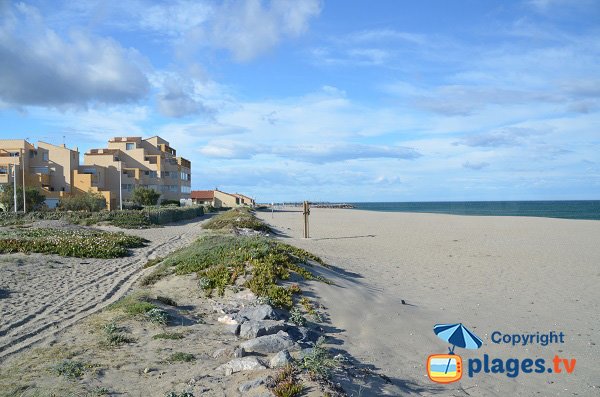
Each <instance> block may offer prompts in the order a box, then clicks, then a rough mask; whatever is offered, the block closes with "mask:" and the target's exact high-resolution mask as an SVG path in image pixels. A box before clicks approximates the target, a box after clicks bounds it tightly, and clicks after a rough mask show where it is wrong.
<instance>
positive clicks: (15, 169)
mask: <svg viewBox="0 0 600 397" xmlns="http://www.w3.org/2000/svg"><path fill="white" fill-rule="evenodd" d="M13 186H14V187H13V195H14V203H15V213H16V212H17V160H16V159H15V163H14V164H13Z"/></svg>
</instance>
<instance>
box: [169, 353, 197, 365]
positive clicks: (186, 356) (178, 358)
mask: <svg viewBox="0 0 600 397" xmlns="http://www.w3.org/2000/svg"><path fill="white" fill-rule="evenodd" d="M194 360H196V356H194V355H193V354H190V353H183V352H176V353H173V354H171V356H169V358H168V359H167V361H168V362H170V363H174V362H185V363H189V362H192V361H194Z"/></svg>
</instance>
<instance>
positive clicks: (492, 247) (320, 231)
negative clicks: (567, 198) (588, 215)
mask: <svg viewBox="0 0 600 397" xmlns="http://www.w3.org/2000/svg"><path fill="white" fill-rule="evenodd" d="M260 217H262V218H263V219H264V220H266V221H267V222H269V223H270V224H272V225H274V226H276V227H277V229H278V230H279V231H280V232H281V233H282V234H283V237H282V238H283V239H284V240H286V241H287V242H289V243H291V244H293V245H297V246H299V247H302V248H304V249H307V250H309V251H311V252H313V253H315V254H317V255H320V256H322V257H323V258H324V259H326V260H327V261H328V262H329V263H330V264H332V265H333V266H334V271H332V272H331V273H330V274H328V276H329V277H331V278H334V279H335V280H336V284H337V285H336V286H322V285H313V289H314V293H315V294H316V295H318V296H320V298H321V299H322V300H323V303H324V304H325V306H327V309H328V312H329V314H330V317H331V321H332V324H334V325H335V326H336V327H337V328H339V329H340V331H341V332H340V333H339V334H338V335H339V339H340V340H341V341H342V342H344V347H345V348H347V349H348V351H349V352H350V353H351V354H352V355H353V356H354V357H356V358H357V359H359V360H360V361H362V362H364V363H369V364H372V365H374V366H375V367H377V368H379V369H380V370H381V371H382V372H383V373H385V374H386V375H387V376H388V377H389V378H390V380H391V383H388V384H387V385H386V386H385V387H380V386H378V387H372V388H369V387H364V386H363V387H361V388H360V390H359V388H358V386H356V387H355V388H356V390H354V393H355V394H356V395H358V394H359V393H361V395H362V396H366V395H400V394H402V395H405V394H415V395H429V394H436V395H438V394H439V395H467V394H468V395H471V396H490V395H492V396H493V395H495V396H507V395H514V396H532V395H561V396H562V395H598V394H599V393H600V381H598V377H597V374H598V366H597V364H598V361H599V360H600V350H599V349H600V348H599V346H600V333H599V328H598V327H599V326H598V308H599V307H600V288H598V285H599V283H600V268H599V267H598V264H599V263H600V244H598V242H599V241H600V222H597V221H579V220H562V219H546V218H521V217H466V216H455V215H438V214H411V213H381V212H379V213H378V212H367V211H357V210H336V209H313V210H311V216H310V221H311V238H310V239H308V240H306V239H302V238H301V233H302V215H301V214H300V213H298V212H276V213H275V214H274V215H271V214H270V213H262V214H260ZM401 300H405V303H407V304H406V305H403V304H401ZM458 322H462V323H464V324H465V325H467V326H468V327H469V328H470V329H471V330H473V331H474V332H475V333H476V334H478V335H479V336H480V337H481V338H482V339H483V341H484V345H483V346H482V348H481V349H479V350H476V351H473V350H464V349H458V348H457V351H456V353H458V354H461V355H462V357H463V360H467V359H469V358H480V359H482V358H483V355H484V354H488V355H489V356H490V357H497V358H501V359H503V360H507V359H510V358H516V359H519V360H524V359H527V358H532V359H536V358H545V359H546V360H547V361H550V360H552V358H553V357H554V356H555V355H556V354H558V355H560V356H562V357H568V358H576V360H577V365H576V369H575V370H574V372H573V373H572V374H566V373H565V372H564V370H563V372H562V373H561V374H557V373H553V374H550V373H543V374H536V373H531V374H527V373H521V374H519V376H517V377H512V378H511V377H508V376H507V375H506V373H504V374H491V373H490V374H484V373H479V374H474V375H473V377H468V376H467V375H466V374H465V375H464V376H463V379H462V380H461V381H460V382H457V383H453V384H450V385H439V384H436V383H433V382H431V381H430V380H429V379H428V377H427V375H426V369H425V363H426V360H427V357H428V356H429V355H430V354H434V353H435V354H437V353H446V351H447V350H446V349H447V347H448V344H446V343H444V342H443V341H441V340H440V339H438V338H437V337H436V336H435V335H434V333H433V331H432V327H433V325H434V324H436V323H458ZM494 331H499V332H502V333H508V334H512V333H536V332H540V333H545V332H549V331H557V332H560V331H562V332H564V334H565V338H564V339H565V343H564V344H551V345H548V346H540V345H539V344H534V345H527V346H512V345H510V344H509V345H506V344H496V343H492V341H491V340H490V336H491V333H492V332H494Z"/></svg>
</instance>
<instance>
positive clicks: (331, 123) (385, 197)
mask: <svg viewBox="0 0 600 397" xmlns="http://www.w3.org/2000/svg"><path fill="white" fill-rule="evenodd" d="M0 126H1V128H0V139H22V138H26V139H28V140H29V141H30V142H37V141H38V140H40V141H45V142H50V143H54V144H62V143H65V144H66V145H67V146H69V147H75V146H76V147H78V148H79V150H80V152H81V153H83V152H85V151H87V150H89V149H90V148H102V147H105V146H106V142H107V140H108V139H110V138H111V137H114V136H144V137H150V136H154V135H159V136H161V137H163V138H165V139H167V140H168V141H169V142H170V143H171V146H173V147H174V148H175V149H176V150H177V153H178V155H181V156H183V157H185V158H187V159H189V160H191V161H192V188H193V189H213V188H216V187H218V188H219V189H221V190H225V191H231V192H240V193H244V194H246V195H250V196H252V197H255V198H256V199H257V201H259V202H272V201H300V200H313V201H315V200H318V201H342V202H354V201H448V200H451V201H454V200H456V201H463V200H558V199H600V2H598V1H597V0H520V1H493V0H485V1H482V0H462V1H458V0H457V1H447V0H439V1H434V0H424V1H416V0H415V1H408V0H407V1H397V0H389V1H385V0H378V1H368V0H355V1H348V0H331V1H327V0H324V1H320V0H290V1H285V0H279V1H277V0H271V1H268V0H263V1H259V0H245V1H206V0H193V1H192V0H189V1H188V0H174V1H168V2H160V1H145V0H127V1H111V0H104V1H92V0H78V1H61V0H52V1H23V2H19V1H9V0H0Z"/></svg>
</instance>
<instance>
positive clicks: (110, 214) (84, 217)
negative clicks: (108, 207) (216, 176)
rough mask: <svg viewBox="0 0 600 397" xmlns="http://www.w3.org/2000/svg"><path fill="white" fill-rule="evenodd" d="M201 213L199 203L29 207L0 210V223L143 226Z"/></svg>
mask: <svg viewBox="0 0 600 397" xmlns="http://www.w3.org/2000/svg"><path fill="white" fill-rule="evenodd" d="M202 215H204V208H203V207H201V206H192V207H181V208H180V207H165V208H146V209H144V210H143V211H136V210H123V211H99V212H91V211H87V210H85V211H68V212H67V211H32V212H28V213H25V214H23V213H14V212H2V213H0V226H10V225H20V224H24V223H30V222H33V221H37V220H65V221H67V222H70V223H73V224H80V225H88V226H89V225H95V224H98V223H108V224H111V225H113V226H117V227H122V228H124V229H145V228H149V227H153V226H155V225H164V224H166V223H171V222H177V221H181V220H185V219H193V218H197V217H199V216H202Z"/></svg>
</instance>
